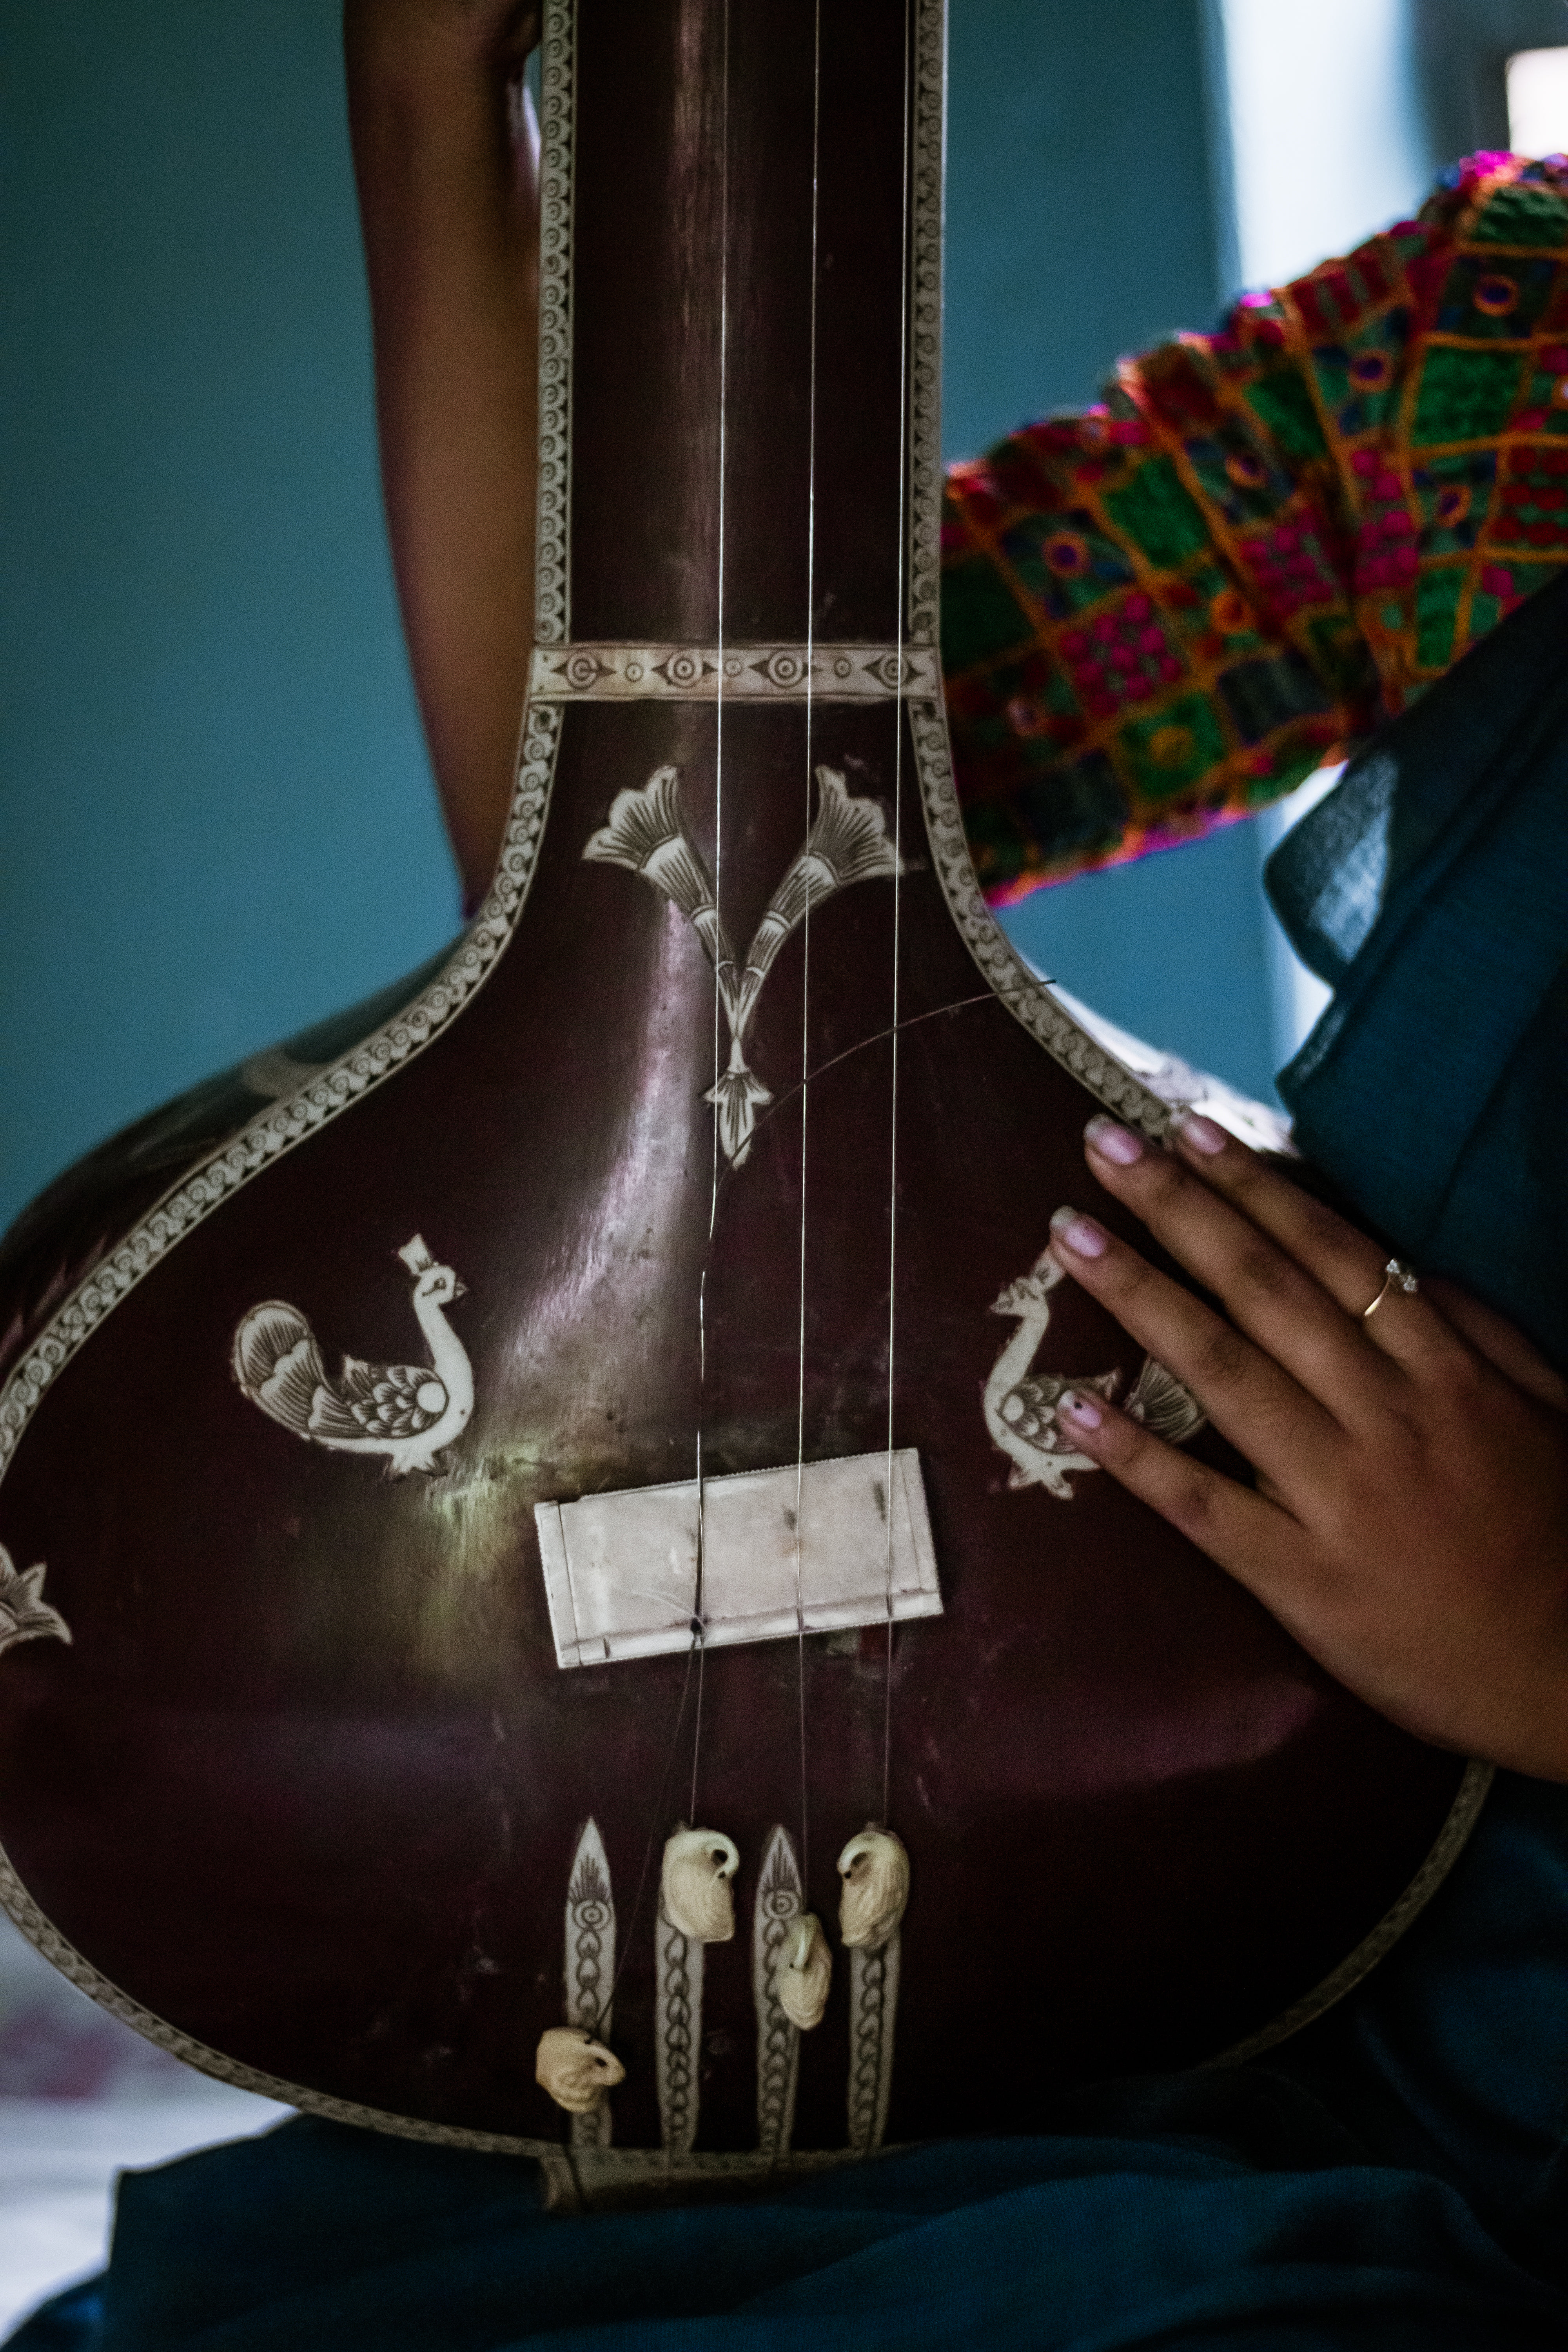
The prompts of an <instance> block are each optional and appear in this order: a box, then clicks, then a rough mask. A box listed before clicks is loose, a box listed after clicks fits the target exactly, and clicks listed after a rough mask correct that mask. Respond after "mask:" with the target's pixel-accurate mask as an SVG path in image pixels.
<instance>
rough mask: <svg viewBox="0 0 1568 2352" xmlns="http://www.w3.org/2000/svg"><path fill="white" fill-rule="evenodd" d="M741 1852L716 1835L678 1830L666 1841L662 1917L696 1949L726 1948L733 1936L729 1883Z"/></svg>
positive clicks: (733, 1922)
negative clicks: (724, 1946)
mask: <svg viewBox="0 0 1568 2352" xmlns="http://www.w3.org/2000/svg"><path fill="white" fill-rule="evenodd" d="M740 1867H741V1849H740V1847H739V1846H738V1845H737V1844H736V1843H735V1842H734V1840H733V1839H732V1838H727V1837H726V1836H725V1835H724V1834H723V1832H722V1831H721V1830H688V1829H679V1830H677V1831H676V1832H675V1834H674V1836H673V1837H671V1838H669V1839H667V1841H666V1843H665V1848H664V1869H663V1872H662V1874H661V1877H660V1887H661V1890H662V1893H663V1895H664V1909H665V1916H666V1917H667V1918H668V1921H669V1924H670V1926H671V1927H679V1930H680V1932H681V1934H682V1935H683V1936H689V1937H691V1939H692V1941H693V1942H694V1943H698V1944H727V1943H728V1942H729V1941H730V1938H731V1937H732V1936H733V1934H734V1932H735V1898H734V1895H733V1894H732V1893H731V1887H730V1881H731V1879H732V1878H733V1877H734V1875H735V1873H736V1872H737V1871H738V1870H739V1869H740Z"/></svg>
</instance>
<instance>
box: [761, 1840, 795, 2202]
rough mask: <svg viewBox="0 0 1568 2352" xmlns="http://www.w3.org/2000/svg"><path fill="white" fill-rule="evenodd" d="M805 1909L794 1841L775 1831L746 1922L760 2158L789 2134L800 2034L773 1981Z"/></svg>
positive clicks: (773, 2152) (781, 2146) (783, 2144)
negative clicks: (787, 1941)
mask: <svg viewBox="0 0 1568 2352" xmlns="http://www.w3.org/2000/svg"><path fill="white" fill-rule="evenodd" d="M804 1910H805V1894H804V1892H803V1890H802V1887H801V1883H800V1864H798V1863H797V1862H796V1860H795V1841H794V1839H793V1838H792V1837H791V1836H790V1833H789V1832H788V1831H787V1830H786V1829H783V1828H779V1829H775V1830H774V1832H773V1835H772V1836H771V1837H770V1838H769V1840H768V1843H767V1849H766V1852H765V1853H763V1866H762V1869H761V1870H760V1872H759V1873H758V1874H757V1900H756V1906H755V1910H754V1912H753V1915H752V2000H753V2001H754V2003H755V2004H756V2011H757V2145H758V2147H760V2148H761V2149H762V2151H763V2154H764V2155H765V2156H782V2155H783V2153H784V2150H785V2149H786V2148H787V2147H788V2146H789V2144H790V2138H791V2136H792V2134H793V2133H794V2130H795V2085H796V2083H797V2081H798V2079H799V2074H800V2034H799V2032H798V2031H797V2030H796V2028H795V2026H794V2025H792V2024H791V2022H790V2021H789V2019H788V2018H787V2017H786V2016H785V2015H784V2004H783V2002H782V2001H781V2000H779V1995H778V1983H777V1978H778V1965H779V1954H780V1953H781V1952H782V1951H783V1949H784V1937H785V1936H786V1935H787V1934H788V1933H789V1930H790V1928H791V1927H793V1926H794V1924H795V1921H796V1920H797V1919H798V1918H799V1916H800V1915H801V1913H802V1912H803V1911H804Z"/></svg>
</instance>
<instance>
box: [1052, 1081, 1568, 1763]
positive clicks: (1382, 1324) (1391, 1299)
mask: <svg viewBox="0 0 1568 2352" xmlns="http://www.w3.org/2000/svg"><path fill="white" fill-rule="evenodd" d="M1087 1156H1088V1159H1089V1166H1090V1168H1091V1169H1092V1170H1093V1171H1094V1174H1095V1176H1096V1177H1097V1178H1098V1179H1099V1181H1100V1183H1101V1184H1103V1185H1104V1186H1105V1188H1106V1190H1107V1191H1108V1192H1111V1193H1112V1194H1114V1195H1115V1197H1116V1198H1117V1199H1118V1200H1119V1201H1121V1202H1123V1204H1124V1205H1125V1206H1126V1207H1128V1208H1130V1209H1131V1210H1132V1211H1133V1212H1134V1213H1135V1214H1136V1215H1137V1216H1138V1217H1140V1218H1141V1219H1142V1222H1143V1223H1144V1224H1145V1225H1146V1226H1147V1227H1148V1230H1149V1231H1150V1233H1151V1234H1153V1236H1154V1237H1155V1239H1156V1240H1157V1241H1158V1242H1160V1243H1161V1244H1163V1247H1164V1248H1165V1249H1166V1250H1167V1251H1169V1253H1170V1255H1172V1256H1173V1258H1174V1259H1175V1260H1176V1261H1177V1263H1178V1264H1179V1265H1184V1266H1185V1268H1186V1269H1187V1271H1188V1272H1189V1273H1190V1274H1191V1275H1193V1276H1194V1277H1195V1278H1196V1279H1197V1280H1198V1281H1199V1282H1200V1283H1201V1284H1202V1285H1203V1286H1204V1288H1205V1290H1206V1291H1208V1292H1210V1293H1211V1294H1212V1295H1213V1296H1214V1297H1216V1298H1217V1299H1218V1300H1219V1301H1220V1302H1221V1305H1222V1306H1223V1307H1224V1309H1225V1310H1226V1311H1225V1313H1224V1314H1221V1313H1218V1312H1216V1311H1215V1308H1214V1307H1210V1306H1208V1305H1206V1304H1205V1301H1204V1300H1203V1299H1201V1298H1195V1297H1193V1295H1192V1294H1191V1293H1190V1292H1189V1291H1187V1290H1185V1289H1184V1288H1183V1287H1182V1286H1180V1285H1179V1284H1178V1283H1175V1282H1173V1281H1172V1280H1170V1279H1169V1277H1168V1276H1164V1275H1163V1274H1161V1273H1158V1272H1157V1271H1156V1270H1155V1269H1154V1268H1153V1267H1152V1266H1151V1265H1148V1264H1147V1263H1146V1262H1145V1260H1144V1259H1143V1258H1142V1256H1141V1255H1139V1253H1138V1252H1137V1251H1136V1250H1134V1249H1131V1248H1130V1247H1129V1246H1128V1245H1127V1244H1125V1243H1124V1242H1121V1241H1118V1240H1116V1239H1115V1238H1114V1237H1113V1236H1112V1235H1111V1234H1109V1233H1107V1232H1106V1230H1105V1228H1104V1227H1103V1226H1102V1225H1100V1224H1099V1223H1097V1222H1096V1221H1095V1220H1094V1219H1093V1218H1091V1217H1088V1216H1085V1215H1084V1214H1082V1213H1081V1212H1079V1211H1078V1210H1076V1209H1072V1208H1062V1209H1058V1212H1057V1213H1056V1215H1055V1216H1054V1217H1053V1219H1052V1221H1051V1223H1052V1237H1051V1252H1052V1255H1053V1256H1055V1258H1056V1259H1057V1261H1058V1265H1061V1266H1062V1267H1063V1268H1064V1269H1065V1270H1066V1271H1067V1272H1068V1274H1070V1275H1072V1276H1073V1277H1074V1278H1075V1279H1076V1280H1077V1281H1078V1282H1079V1283H1081V1284H1082V1286H1083V1287H1084V1288H1085V1289H1086V1290H1089V1291H1090V1292H1092V1294H1093V1295H1094V1297H1096V1298H1098V1299H1100V1302H1101V1303H1102V1304H1103V1305H1104V1306H1105V1307H1108V1308H1109V1309H1110V1312H1111V1313H1112V1314H1113V1315H1114V1316H1115V1317H1116V1318H1117V1320H1118V1322H1120V1323H1121V1325H1122V1326H1123V1328H1125V1329H1126V1330H1127V1331H1129V1332H1130V1333H1131V1335H1132V1337H1133V1338H1134V1339H1136V1340H1137V1341H1138V1342H1139V1344H1140V1345H1141V1346H1142V1347H1143V1348H1145V1349H1148V1351H1149V1353H1150V1354H1151V1355H1152V1356H1154V1357H1156V1358H1157V1359H1158V1360H1159V1361H1160V1362H1161V1363H1163V1364H1165V1365H1167V1366H1168V1367H1169V1368H1170V1370H1172V1371H1173V1372H1174V1373H1175V1374H1176V1376H1177V1378H1178V1379H1180V1380H1182V1381H1185V1383H1186V1384H1187V1386H1188V1387H1189V1388H1190V1389H1192V1391H1194V1394H1195V1395H1196V1397H1197V1398H1198V1401H1199V1402H1200V1403H1201V1404H1202V1405H1203V1407H1204V1409H1205V1412H1207V1414H1208V1416H1209V1418H1210V1420H1211V1421H1212V1422H1213V1423H1214V1425H1215V1428H1216V1429H1217V1430H1218V1431H1219V1432H1220V1433H1221V1435H1222V1436H1225V1437H1227V1438H1229V1440H1230V1441H1231V1443H1232V1444H1233V1445H1235V1446H1236V1448H1237V1451H1238V1452H1239V1453H1241V1454H1245V1455H1246V1457H1247V1460H1248V1461H1249V1462H1250V1463H1251V1464H1252V1465H1254V1467H1255V1469H1256V1471H1257V1473H1258V1478H1257V1484H1256V1486H1252V1487H1248V1486H1241V1485H1240V1484H1238V1483H1237V1481H1236V1480H1235V1479H1232V1478H1226V1477H1224V1476H1222V1475H1220V1474H1219V1473H1218V1472H1216V1471H1214V1470H1210V1469H1207V1468H1205V1465H1203V1464H1202V1463H1199V1462H1195V1461H1194V1460H1193V1459H1192V1458H1191V1456H1189V1455H1187V1454H1181V1453H1179V1452H1177V1451H1176V1449H1175V1448H1174V1447H1173V1446H1170V1445H1167V1444H1163V1442H1162V1441H1161V1440H1160V1439H1158V1438H1155V1437H1152V1436H1151V1435H1150V1434H1149V1433H1148V1432H1146V1431H1145V1430H1143V1429H1142V1428H1140V1427H1139V1425H1138V1424H1137V1423H1135V1422H1133V1421H1131V1420H1130V1419H1129V1418H1128V1417H1127V1416H1126V1414H1124V1413H1121V1412H1117V1411H1116V1410H1115V1409H1114V1408H1113V1407H1112V1406H1110V1405H1108V1404H1105V1403H1104V1402H1102V1400H1100V1398H1098V1397H1091V1396H1088V1395H1085V1394H1083V1393H1082V1392H1081V1391H1079V1392H1078V1393H1076V1394H1075V1396H1074V1398H1073V1399H1072V1401H1071V1402H1070V1403H1069V1402H1068V1401H1067V1400H1065V1399H1064V1401H1063V1405H1062V1407H1061V1409H1060V1417H1061V1421H1062V1425H1063V1427H1064V1429H1065V1430H1066V1431H1067V1432H1068V1433H1069V1434H1070V1437H1071V1441H1072V1443H1073V1444H1074V1445H1075V1446H1078V1447H1079V1448H1080V1449H1081V1450H1082V1451H1083V1452H1084V1453H1085V1454H1088V1455H1089V1457H1090V1458H1091V1460H1093V1461H1095V1462H1097V1463H1099V1465H1100V1467H1101V1468H1102V1469H1104V1470H1107V1471H1109V1472H1110V1475H1111V1476H1112V1477H1114V1478H1118V1479H1120V1480H1121V1484H1122V1485H1123V1486H1127V1487H1129V1488H1130V1489H1131V1492H1132V1493H1134V1494H1136V1495H1139V1496H1142V1499H1143V1500H1144V1501H1145V1502H1147V1503H1149V1504H1150V1505H1152V1507H1153V1508H1154V1509H1155V1510H1157V1511H1159V1512H1160V1513H1161V1514H1162V1515H1163V1517H1165V1518H1167V1519H1169V1520H1170V1521H1171V1522H1172V1523H1173V1525H1174V1526H1176V1527H1178V1528H1181V1529H1182V1530H1183V1532H1184V1534H1186V1535H1187V1536H1189V1537H1190V1538H1192V1540H1193V1541H1194V1543H1195V1544H1197V1545H1198V1546H1199V1548H1200V1549H1202V1550H1204V1551H1205V1552H1207V1554H1208V1555H1209V1558H1210V1559H1214V1560H1215V1561H1217V1562H1218V1564H1219V1565H1220V1567H1221V1568H1223V1569H1226V1570H1228V1572H1229V1573H1230V1574H1231V1575H1232V1576H1234V1577H1236V1578H1237V1580H1238V1581H1239V1582H1240V1583H1243V1584H1245V1585H1246V1586H1247V1588H1248V1589H1249V1591H1252V1592H1254V1593H1256V1594H1257V1596H1258V1599H1259V1600H1260V1601H1262V1602H1263V1604H1264V1606H1265V1607H1266V1608H1267V1609H1268V1610H1270V1611H1271V1612H1272V1613H1273V1614H1274V1615H1275V1616H1276V1617H1277V1618H1279V1622H1281V1624H1283V1625H1285V1626H1286V1627H1288V1628H1289V1631H1290V1632H1291V1633H1293V1634H1294V1635H1295V1636H1296V1639H1297V1640H1298V1641H1299V1642H1300V1643H1301V1645H1302V1647H1303V1648H1304V1649H1306V1650H1308V1651H1310V1653H1311V1654H1312V1655H1313V1656H1314V1657H1315V1658H1317V1659H1318V1660H1319V1661H1320V1662H1321V1664H1323V1665H1324V1666H1326V1667H1327V1668H1328V1670H1329V1672H1330V1673H1331V1675H1335V1676H1337V1678H1338V1679H1339V1680H1340V1681H1341V1682H1342V1683H1344V1684H1345V1685H1347V1687H1348V1688H1350V1689H1351V1690H1353V1691H1355V1692H1357V1693H1359V1695H1360V1696H1362V1697H1363V1698H1364V1699H1366V1700H1367V1701H1368V1702H1369V1703H1370V1704H1371V1705H1372V1706H1375V1707H1377V1708H1378V1709H1379V1710H1380V1711H1381V1712H1382V1713H1383V1714H1384V1715H1386V1716H1388V1717H1391V1718H1392V1719H1393V1720H1394V1722H1395V1723H1399V1724H1402V1725H1403V1726H1404V1727H1405V1729H1406V1730H1409V1731H1413V1732H1415V1734H1416V1735H1417V1737H1419V1738H1423V1739H1427V1740H1431V1741H1432V1742H1433V1743H1434V1744H1435V1745H1437V1746H1439V1747H1446V1748H1457V1749H1458V1750H1460V1751H1461V1752H1463V1753H1466V1754H1468V1755H1472V1756H1479V1757H1482V1758H1484V1759H1487V1760H1488V1761H1489V1762H1492V1763H1495V1764H1502V1765H1507V1766H1510V1767H1511V1768H1512V1769H1515V1770H1518V1771H1521V1772H1529V1773H1532V1774H1534V1775H1535V1776H1536V1777H1538V1778H1540V1779H1542V1780H1568V1387H1565V1385H1564V1383H1563V1381H1562V1380H1561V1379H1560V1378H1559V1376H1558V1374H1557V1373H1556V1372H1555V1371H1554V1370H1552V1367H1551V1366H1550V1365H1549V1364H1547V1363H1546V1362H1545V1361H1544V1360H1543V1359H1542V1357H1540V1356H1539V1355H1538V1354H1537V1353H1536V1351H1535V1349H1533V1348H1532V1347H1531V1345H1530V1343H1529V1341H1528V1340H1526V1339H1524V1338H1522V1336H1521V1334H1520V1333H1519V1332H1518V1331H1516V1330H1515V1329H1514V1328H1512V1326H1511V1325H1510V1324H1508V1323H1506V1322H1504V1320H1503V1319H1502V1318H1501V1317H1500V1316H1499V1315H1496V1314H1494V1313H1493V1312H1492V1311H1491V1309H1490V1308H1489V1307H1484V1306H1482V1305H1480V1304H1479V1303H1478V1302H1477V1301H1476V1300H1474V1299H1471V1298H1468V1297H1466V1296H1465V1294H1464V1293H1463V1292H1461V1291H1459V1290H1458V1289H1456V1288H1455V1287H1453V1286H1450V1285H1447V1284H1444V1283H1438V1282H1430V1283H1423V1284H1422V1286H1421V1287H1420V1289H1419V1290H1418V1291H1417V1292H1415V1294H1414V1295H1409V1296H1407V1295H1405V1293H1404V1292H1403V1291H1401V1290H1399V1289H1398V1288H1395V1287H1393V1286H1390V1287H1389V1288H1388V1289H1386V1290H1384V1265H1385V1263H1386V1252H1385V1251H1384V1249H1383V1248H1382V1247H1381V1246H1380V1245H1379V1244H1377V1243H1376V1242H1373V1241H1369V1240H1368V1239H1367V1237H1366V1235H1365V1234H1360V1233H1358V1232H1356V1231H1355V1229H1354V1228H1353V1226H1351V1225H1349V1224H1347V1223H1345V1222H1344V1221H1343V1220H1342V1218H1340V1217H1338V1216H1336V1215H1335V1214H1334V1213H1333V1212H1332V1211H1331V1210H1330V1209H1327V1208H1324V1207H1323V1206H1322V1205H1321V1203H1320V1202H1316V1201H1314V1200H1312V1199H1311V1198H1310V1196H1309V1195H1308V1194H1307V1193H1305V1192H1301V1191H1300V1189H1299V1187H1298V1186H1296V1185H1294V1184H1292V1183H1290V1182H1289V1181H1288V1180H1287V1179H1286V1178H1285V1177H1283V1176H1281V1175H1279V1173H1278V1172H1277V1171H1275V1170H1273V1169H1271V1168H1270V1167H1269V1166H1268V1163H1267V1162H1266V1161H1264V1160H1261V1159H1259V1158H1258V1155H1257V1154H1256V1153H1254V1152H1251V1151H1249V1150H1247V1147H1246V1145H1245V1144H1242V1143H1238V1142H1237V1141H1236V1140H1235V1139H1234V1138H1232V1137H1230V1136H1227V1135H1226V1132H1225V1130H1224V1129H1222V1128H1219V1127H1216V1126H1215V1124H1214V1122H1213V1121H1212V1120H1210V1119H1207V1118H1202V1117H1198V1116H1194V1114H1192V1113H1188V1114H1187V1116H1186V1117H1185V1118H1183V1119H1182V1120H1181V1121H1179V1122H1178V1125H1177V1128H1176V1130H1175V1133H1174V1136H1173V1143H1172V1149H1171V1150H1169V1151H1162V1150H1157V1149H1155V1148H1153V1147H1152V1146H1150V1145H1148V1144H1147V1143H1145V1142H1144V1141H1143V1139H1142V1138H1141V1137H1139V1136H1136V1135H1133V1134H1132V1133H1131V1132H1130V1130H1129V1129H1126V1128H1123V1127H1119V1126H1117V1125H1116V1123H1115V1122H1114V1121H1113V1120H1111V1119H1109V1118H1095V1119H1092V1120H1091V1121H1090V1122H1089V1130H1088V1150H1087ZM1498 1245H1499V1246H1500V1247H1502V1246H1505V1245H1506V1236H1504V1235H1501V1234H1500V1235H1499V1236H1498ZM1380 1291H1382V1292H1383V1296H1382V1297H1381V1299H1380V1300H1379V1301H1378V1304H1377V1305H1376V1307H1375V1308H1374V1309H1373V1312H1372V1313H1371V1314H1368V1313H1367V1311H1366V1310H1367V1308H1368V1307H1369V1306H1370V1305H1371V1304H1372V1302H1373V1300H1374V1299H1378V1294H1379V1292H1380ZM1227 1318H1228V1319H1227Z"/></svg>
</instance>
